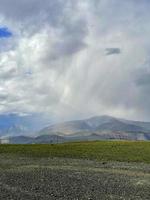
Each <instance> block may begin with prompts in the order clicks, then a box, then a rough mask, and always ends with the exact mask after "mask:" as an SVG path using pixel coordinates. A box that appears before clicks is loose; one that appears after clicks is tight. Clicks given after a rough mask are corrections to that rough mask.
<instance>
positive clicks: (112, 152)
mask: <svg viewBox="0 0 150 200" xmlns="http://www.w3.org/2000/svg"><path fill="white" fill-rule="evenodd" d="M0 154H11V155H23V156H28V157H62V158H77V159H78V158H79V159H89V160H98V161H120V162H144V163H150V142H141V141H138V142H129V141H96V142H76V143H65V144H53V145H44V144H41V145H0Z"/></svg>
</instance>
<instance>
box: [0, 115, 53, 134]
mask: <svg viewBox="0 0 150 200" xmlns="http://www.w3.org/2000/svg"><path fill="white" fill-rule="evenodd" d="M48 122H49V117H46V116H44V115H42V114H41V115H40V114H36V113H32V114H16V113H6V114H0V136H16V135H26V134H27V135H30V134H32V133H35V132H37V131H39V130H40V129H42V128H43V127H45V126H46V124H47V123H48Z"/></svg>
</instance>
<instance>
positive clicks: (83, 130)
mask: <svg viewBox="0 0 150 200" xmlns="http://www.w3.org/2000/svg"><path fill="white" fill-rule="evenodd" d="M54 134H56V135H60V136H70V137H71V136H78V137H84V136H91V135H92V136H93V137H94V136H97V137H100V136H101V139H105V138H106V139H140V138H141V139H142V138H143V139H149V138H150V122H139V121H130V120H125V119H120V118H115V117H111V116H106V115H104V116H96V117H92V118H89V119H85V120H75V121H69V122H63V123H59V124H55V125H51V126H49V127H46V128H44V129H42V130H41V131H40V132H39V135H54Z"/></svg>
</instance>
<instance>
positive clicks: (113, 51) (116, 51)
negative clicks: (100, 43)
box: [105, 48, 121, 56]
mask: <svg viewBox="0 0 150 200" xmlns="http://www.w3.org/2000/svg"><path fill="white" fill-rule="evenodd" d="M105 51H106V55H107V56H109V55H113V54H120V53H121V49H120V48H106V49H105Z"/></svg>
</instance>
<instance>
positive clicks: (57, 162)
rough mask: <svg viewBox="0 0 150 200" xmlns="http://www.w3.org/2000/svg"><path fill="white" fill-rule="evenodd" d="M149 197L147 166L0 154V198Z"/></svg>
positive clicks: (102, 199)
mask: <svg viewBox="0 0 150 200" xmlns="http://www.w3.org/2000/svg"><path fill="white" fill-rule="evenodd" d="M1 199H2V200H3V199H4V200H41V199H43V200H51V199H52V200H55V199H56V200H90V199H91V200H109V199H114V200H117V199H122V200H123V199H124V200H134V199H135V200H150V165H148V164H139V163H132V164H131V163H119V162H96V161H88V160H75V159H62V158H61V159H60V158H55V159H51V158H42V159H33V158H25V157H14V156H10V155H5V154H3V155H0V200H1Z"/></svg>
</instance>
